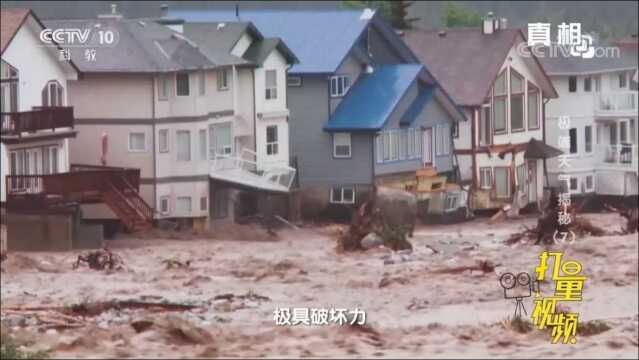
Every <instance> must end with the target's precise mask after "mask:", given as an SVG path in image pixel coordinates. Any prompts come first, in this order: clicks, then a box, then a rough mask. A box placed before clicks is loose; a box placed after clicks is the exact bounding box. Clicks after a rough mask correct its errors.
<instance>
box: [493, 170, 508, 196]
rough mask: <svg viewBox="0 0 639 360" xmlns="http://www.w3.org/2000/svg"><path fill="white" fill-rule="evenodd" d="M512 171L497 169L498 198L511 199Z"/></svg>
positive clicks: (496, 186)
mask: <svg viewBox="0 0 639 360" xmlns="http://www.w3.org/2000/svg"><path fill="white" fill-rule="evenodd" d="M509 170H510V169H509V168H507V167H496V168H495V195H496V197H498V198H509V197H510V171H509Z"/></svg>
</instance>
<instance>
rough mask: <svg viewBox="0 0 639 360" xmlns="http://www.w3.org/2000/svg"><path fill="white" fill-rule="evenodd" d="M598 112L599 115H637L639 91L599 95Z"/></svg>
mask: <svg viewBox="0 0 639 360" xmlns="http://www.w3.org/2000/svg"><path fill="white" fill-rule="evenodd" d="M598 96H599V98H598V101H597V102H596V104H597V107H596V110H597V112H598V113H599V114H601V115H605V114H611V115H614V114H619V113H634V114H636V113H637V109H638V108H637V105H638V104H637V91H616V92H602V93H599V95H598Z"/></svg>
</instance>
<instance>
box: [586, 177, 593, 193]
mask: <svg viewBox="0 0 639 360" xmlns="http://www.w3.org/2000/svg"><path fill="white" fill-rule="evenodd" d="M586 191H588V192H592V191H595V181H594V178H593V176H592V175H586Z"/></svg>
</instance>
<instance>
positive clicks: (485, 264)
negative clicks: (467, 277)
mask: <svg viewBox="0 0 639 360" xmlns="http://www.w3.org/2000/svg"><path fill="white" fill-rule="evenodd" d="M499 265H501V264H493V263H492V261H490V260H479V261H477V263H476V264H475V265H470V266H456V267H452V268H445V269H438V270H434V271H433V273H435V274H461V273H463V272H465V271H481V272H483V273H491V272H494V271H495V267H497V266H499Z"/></svg>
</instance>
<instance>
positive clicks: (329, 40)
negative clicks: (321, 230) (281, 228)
mask: <svg viewBox="0 0 639 360" xmlns="http://www.w3.org/2000/svg"><path fill="white" fill-rule="evenodd" d="M167 18H170V19H183V20H185V21H186V23H190V22H196V23H197V22H221V21H226V22H237V21H250V22H252V23H253V24H254V25H255V26H256V27H257V28H258V29H259V30H260V32H261V33H263V34H264V36H267V37H277V38H281V39H282V40H283V41H284V42H285V43H286V44H287V45H288V46H289V47H290V49H291V51H292V52H293V53H295V55H296V56H297V57H298V59H299V63H296V64H294V65H292V66H291V67H290V68H289V71H288V80H287V82H288V98H287V103H288V108H289V110H290V115H289V135H290V139H289V142H290V147H289V148H290V154H291V164H292V166H294V167H295V168H296V169H297V185H298V186H299V188H300V189H301V190H302V191H300V194H301V196H302V201H301V204H302V207H301V209H302V212H303V214H304V215H308V216H312V215H315V214H317V213H318V211H321V210H323V209H325V208H326V206H327V205H328V204H329V203H332V204H341V205H343V204H346V205H351V204H357V203H359V202H360V200H363V199H365V197H366V196H365V195H366V194H367V193H368V192H369V191H370V190H371V189H372V187H373V185H374V184H384V183H386V182H387V181H392V182H397V181H398V180H401V179H403V178H404V179H414V178H415V176H416V174H415V173H416V171H417V170H419V169H422V168H424V167H430V168H432V170H435V173H439V174H441V175H450V176H452V175H453V174H454V159H453V154H454V151H453V149H452V147H453V146H452V135H451V133H452V131H453V130H454V129H455V128H456V126H455V124H456V122H457V121H464V120H465V118H464V116H463V113H462V112H460V110H459V109H458V107H457V106H456V104H455V103H454V102H453V101H452V100H451V98H450V97H449V96H448V95H447V93H446V92H445V90H444V89H442V87H441V86H439V84H438V82H437V81H436V80H435V79H434V78H433V77H432V76H431V74H430V73H429V71H428V70H427V68H426V67H425V66H423V65H422V64H421V63H420V62H419V60H418V59H417V58H416V57H415V55H414V54H413V53H412V52H411V50H410V49H409V48H408V47H407V46H406V45H405V44H404V42H403V40H402V38H401V36H399V35H398V34H397V33H396V32H395V31H394V30H393V29H392V28H391V27H390V25H389V24H387V23H386V22H385V21H384V20H383V19H382V17H381V16H380V15H379V14H376V13H375V12H374V11H372V10H370V9H364V10H354V9H330V10H327V9H310V8H301V9H299V8H298V9H276V10H265V9H253V10H240V12H239V16H238V15H237V14H236V13H235V10H215V9H213V10H209V9H207V10H202V9H198V10H184V9H180V10H178V9H176V10H170V11H169V13H168V15H167ZM426 66H427V64H426ZM449 178H450V177H449Z"/></svg>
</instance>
